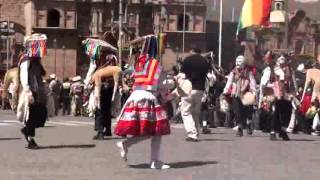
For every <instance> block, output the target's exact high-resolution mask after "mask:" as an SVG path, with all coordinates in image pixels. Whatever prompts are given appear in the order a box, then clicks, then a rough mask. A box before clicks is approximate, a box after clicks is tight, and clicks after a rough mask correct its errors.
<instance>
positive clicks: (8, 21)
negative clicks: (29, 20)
mask: <svg viewBox="0 0 320 180" xmlns="http://www.w3.org/2000/svg"><path fill="white" fill-rule="evenodd" d="M9 24H10V19H9V17H8V18H7V31H8V34H7V71H8V70H9V31H10V26H9Z"/></svg>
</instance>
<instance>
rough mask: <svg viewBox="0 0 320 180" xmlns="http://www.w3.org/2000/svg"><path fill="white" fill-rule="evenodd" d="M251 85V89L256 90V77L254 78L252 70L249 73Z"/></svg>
mask: <svg viewBox="0 0 320 180" xmlns="http://www.w3.org/2000/svg"><path fill="white" fill-rule="evenodd" d="M249 81H250V82H249V86H250V91H252V92H256V85H257V84H256V79H255V78H254V76H253V73H252V72H250V73H249Z"/></svg>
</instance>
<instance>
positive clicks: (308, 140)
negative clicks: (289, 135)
mask: <svg viewBox="0 0 320 180" xmlns="http://www.w3.org/2000/svg"><path fill="white" fill-rule="evenodd" d="M290 141H305V142H311V141H317V140H314V139H290Z"/></svg>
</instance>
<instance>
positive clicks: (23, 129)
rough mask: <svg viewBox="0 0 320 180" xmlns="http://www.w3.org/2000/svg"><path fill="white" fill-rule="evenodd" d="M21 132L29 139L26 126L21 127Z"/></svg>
mask: <svg viewBox="0 0 320 180" xmlns="http://www.w3.org/2000/svg"><path fill="white" fill-rule="evenodd" d="M20 132H21V133H22V134H23V135H24V138H25V139H26V140H27V141H28V135H27V130H26V128H25V127H24V128H21V130H20Z"/></svg>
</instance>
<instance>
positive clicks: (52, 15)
mask: <svg viewBox="0 0 320 180" xmlns="http://www.w3.org/2000/svg"><path fill="white" fill-rule="evenodd" d="M47 26H48V27H59V26H60V13H59V11H57V10H55V9H51V10H49V11H48V18H47Z"/></svg>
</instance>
